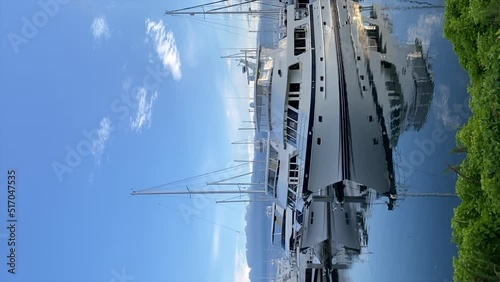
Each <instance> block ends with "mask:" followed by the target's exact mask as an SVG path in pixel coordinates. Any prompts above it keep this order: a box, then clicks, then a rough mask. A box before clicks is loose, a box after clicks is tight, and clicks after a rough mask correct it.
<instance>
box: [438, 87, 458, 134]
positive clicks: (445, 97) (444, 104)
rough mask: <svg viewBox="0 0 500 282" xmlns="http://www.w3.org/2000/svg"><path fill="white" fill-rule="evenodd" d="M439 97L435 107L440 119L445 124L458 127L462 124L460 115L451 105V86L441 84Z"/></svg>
mask: <svg viewBox="0 0 500 282" xmlns="http://www.w3.org/2000/svg"><path fill="white" fill-rule="evenodd" d="M438 93H439V94H438V95H437V97H436V98H437V99H436V101H435V102H434V105H433V109H434V113H435V114H436V115H437V118H438V121H440V122H441V123H442V124H443V125H444V126H446V127H451V128H457V127H458V126H459V125H460V122H461V120H460V116H458V115H456V114H455V113H454V112H453V111H452V110H451V107H450V106H449V102H448V101H449V99H450V87H448V86H446V85H439V87H438Z"/></svg>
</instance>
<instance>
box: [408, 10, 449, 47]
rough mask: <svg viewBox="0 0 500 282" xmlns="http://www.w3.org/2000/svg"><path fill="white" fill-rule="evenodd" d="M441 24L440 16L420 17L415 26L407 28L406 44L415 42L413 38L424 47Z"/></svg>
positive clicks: (441, 18)
mask: <svg viewBox="0 0 500 282" xmlns="http://www.w3.org/2000/svg"><path fill="white" fill-rule="evenodd" d="M442 24H443V16H442V14H425V15H421V16H420V18H419V19H418V22H417V24H416V25H411V26H410V27H409V28H408V42H411V43H413V42H415V38H418V39H420V40H421V41H422V45H423V46H424V47H428V46H429V44H430V43H431V36H432V34H433V33H434V32H435V31H436V30H440V29H439V27H441V25H442Z"/></svg>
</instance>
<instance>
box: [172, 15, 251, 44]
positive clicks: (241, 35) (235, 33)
mask: <svg viewBox="0 0 500 282" xmlns="http://www.w3.org/2000/svg"><path fill="white" fill-rule="evenodd" d="M180 18H181V19H185V20H188V19H187V18H185V17H180ZM191 20H193V21H194V19H191ZM195 22H196V21H195ZM197 23H200V22H197ZM205 26H206V27H209V28H213V29H217V30H221V31H223V32H227V33H231V34H234V35H238V36H240V37H246V38H249V39H254V37H251V36H246V35H243V34H240V33H237V32H231V31H228V30H224V29H221V28H217V27H214V26H210V25H205Z"/></svg>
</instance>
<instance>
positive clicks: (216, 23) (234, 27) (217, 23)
mask: <svg viewBox="0 0 500 282" xmlns="http://www.w3.org/2000/svg"><path fill="white" fill-rule="evenodd" d="M180 18H184V19H190V20H193V21H198V22H200V23H204V22H208V23H210V24H213V25H221V26H224V27H227V28H232V29H236V30H242V31H246V30H247V29H246V28H242V27H236V26H232V25H227V24H223V23H219V22H215V21H209V20H208V19H195V18H190V17H180ZM207 26H208V25H207Z"/></svg>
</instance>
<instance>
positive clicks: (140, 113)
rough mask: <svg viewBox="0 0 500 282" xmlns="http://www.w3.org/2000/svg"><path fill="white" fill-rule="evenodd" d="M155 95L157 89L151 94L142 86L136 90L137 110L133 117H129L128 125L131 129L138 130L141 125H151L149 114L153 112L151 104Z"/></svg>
mask: <svg viewBox="0 0 500 282" xmlns="http://www.w3.org/2000/svg"><path fill="white" fill-rule="evenodd" d="M148 96H149V97H148ZM157 97H158V92H157V91H155V92H154V93H153V94H152V95H148V91H147V90H146V88H144V87H142V88H140V89H139V90H138V91H137V96H136V99H137V103H138V104H137V112H136V114H135V117H134V118H131V119H130V127H131V128H132V130H134V131H136V132H140V131H141V130H142V128H143V127H146V128H149V126H150V125H151V116H152V114H153V104H154V102H155V100H156V98H157Z"/></svg>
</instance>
